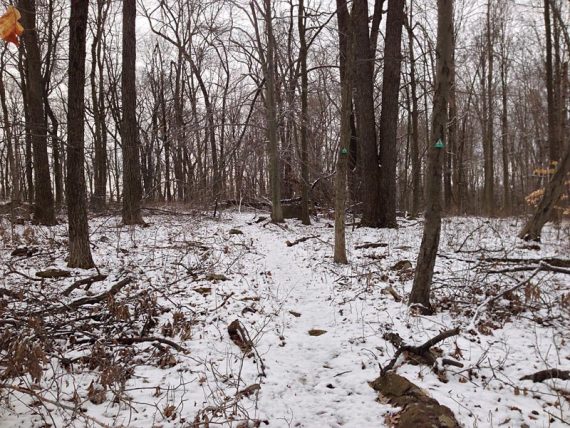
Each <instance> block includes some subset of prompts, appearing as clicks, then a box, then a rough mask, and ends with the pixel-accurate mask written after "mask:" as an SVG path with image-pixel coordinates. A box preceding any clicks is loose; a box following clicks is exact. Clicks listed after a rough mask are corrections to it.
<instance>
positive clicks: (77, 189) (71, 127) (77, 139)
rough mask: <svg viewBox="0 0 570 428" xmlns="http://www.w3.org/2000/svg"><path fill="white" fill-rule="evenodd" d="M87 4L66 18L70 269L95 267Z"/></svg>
mask: <svg viewBox="0 0 570 428" xmlns="http://www.w3.org/2000/svg"><path fill="white" fill-rule="evenodd" d="M88 13H89V1H87V0H72V1H71V16H70V18H69V84H68V87H69V92H68V102H67V183H66V186H65V189H66V192H67V217H68V222H69V261H68V263H67V265H68V266H69V267H72V268H83V269H89V268H92V267H93V266H95V263H93V257H91V248H90V246H89V224H88V219H87V191H86V189H85V172H84V164H85V148H84V145H85V135H84V132H85V97H84V93H85V89H84V88H85V49H86V48H85V46H86V43H87V42H86V38H87V36H86V34H87V16H88Z"/></svg>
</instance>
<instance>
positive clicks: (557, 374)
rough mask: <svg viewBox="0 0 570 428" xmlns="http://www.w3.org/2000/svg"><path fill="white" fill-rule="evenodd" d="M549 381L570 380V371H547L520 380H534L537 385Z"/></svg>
mask: <svg viewBox="0 0 570 428" xmlns="http://www.w3.org/2000/svg"><path fill="white" fill-rule="evenodd" d="M548 379H562V380H570V370H560V369H547V370H541V371H539V372H536V373H533V374H530V375H526V376H523V377H521V378H520V380H532V381H533V382H535V383H536V382H542V381H545V380H548Z"/></svg>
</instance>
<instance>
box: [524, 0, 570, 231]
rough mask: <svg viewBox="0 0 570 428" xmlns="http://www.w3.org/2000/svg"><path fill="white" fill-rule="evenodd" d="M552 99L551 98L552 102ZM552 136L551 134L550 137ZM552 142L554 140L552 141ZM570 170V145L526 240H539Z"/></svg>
mask: <svg viewBox="0 0 570 428" xmlns="http://www.w3.org/2000/svg"><path fill="white" fill-rule="evenodd" d="M547 4H548V5H550V7H551V8H552V12H553V14H554V17H555V18H556V20H557V21H558V23H559V24H560V28H561V30H562V34H563V35H564V41H565V43H566V46H567V47H568V49H570V35H569V34H568V31H567V30H566V27H565V25H564V21H563V19H562V15H561V13H560V9H558V6H557V5H556V4H555V2H554V1H551V0H547ZM550 102H551V100H549V104H550ZM550 138H551V136H550V135H549V139H550ZM550 143H552V141H550ZM568 172H570V147H566V150H565V153H564V156H563V157H562V159H561V160H560V162H559V163H558V165H557V168H556V171H555V173H554V175H553V176H552V178H551V179H550V181H549V182H548V184H547V186H546V188H545V189H544V195H543V197H542V199H541V201H540V203H539V204H538V206H537V207H536V211H535V212H534V214H533V216H532V217H531V218H530V219H529V220H528V221H527V222H526V224H525V225H524V227H523V228H522V229H521V231H520V232H519V238H521V239H524V240H526V241H531V240H532V241H539V240H540V235H541V233H542V228H543V227H544V225H545V224H546V222H547V221H548V220H550V219H551V218H552V214H553V212H554V209H555V205H556V203H557V202H558V200H559V199H560V196H561V195H562V192H563V190H564V186H565V183H566V176H567V175H568Z"/></svg>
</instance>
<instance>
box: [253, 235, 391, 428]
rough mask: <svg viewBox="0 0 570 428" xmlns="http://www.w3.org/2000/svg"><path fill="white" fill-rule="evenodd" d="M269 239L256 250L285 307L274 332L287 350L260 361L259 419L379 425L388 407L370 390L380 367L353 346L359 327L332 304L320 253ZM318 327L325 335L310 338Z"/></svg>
mask: <svg viewBox="0 0 570 428" xmlns="http://www.w3.org/2000/svg"><path fill="white" fill-rule="evenodd" d="M264 238H265V237H264ZM272 241H274V240H271V241H265V239H263V238H261V239H260V240H259V242H258V250H259V252H260V253H261V254H262V255H263V259H262V261H261V263H263V266H264V270H265V271H267V272H270V273H271V277H272V286H273V287H275V289H274V293H275V296H276V298H277V299H278V301H279V302H280V304H282V306H283V310H282V311H281V319H280V324H281V325H280V326H278V327H277V328H282V331H281V332H280V334H281V335H282V336H283V339H284V345H283V346H269V347H268V351H267V353H265V355H263V358H264V361H265V364H266V366H267V378H266V380H265V381H264V383H263V384H262V387H261V394H260V397H259V399H260V401H259V408H260V410H261V412H262V414H263V415H264V416H265V417H266V418H267V419H268V420H270V421H272V423H271V424H272V425H277V426H300V427H317V426H323V427H325V426H326V427H378V426H382V425H383V423H382V420H383V416H382V415H383V414H385V411H386V408H385V407H384V406H383V405H381V404H379V403H378V402H377V401H375V400H376V394H375V392H374V391H373V390H372V389H371V388H370V387H369V386H368V384H367V381H369V380H372V379H374V377H375V376H376V375H377V371H378V367H377V366H374V365H368V364H366V363H365V361H368V359H369V355H363V353H364V352H366V351H365V350H364V349H362V347H363V345H361V344H359V343H358V340H355V337H356V336H360V337H361V336H362V331H361V326H355V325H354V321H355V320H354V319H349V318H350V317H345V315H344V313H343V310H342V309H340V308H339V306H338V305H336V304H334V299H333V296H334V292H335V291H334V278H333V277H332V275H325V274H323V273H322V270H320V269H315V263H316V259H321V257H322V253H320V254H319V256H318V257H315V259H313V258H311V259H307V256H308V252H307V251H306V249H303V246H306V245H311V243H309V244H306V243H304V244H300V245H299V246H292V247H287V246H286V245H285V243H284V242H285V239H283V244H282V245H276V244H275V242H272ZM317 245H318V244H317ZM327 246H328V245H327ZM309 254H310V253H309ZM319 270H320V272H319ZM292 312H293V313H292ZM360 315H361V314H360ZM357 318H358V315H357ZM313 329H316V330H323V331H325V332H324V333H323V334H321V335H318V336H315V335H310V334H309V331H310V330H313ZM356 330H360V331H356ZM263 345H264V343H263V340H262V341H261V344H260V347H261V348H263ZM279 421H281V422H279Z"/></svg>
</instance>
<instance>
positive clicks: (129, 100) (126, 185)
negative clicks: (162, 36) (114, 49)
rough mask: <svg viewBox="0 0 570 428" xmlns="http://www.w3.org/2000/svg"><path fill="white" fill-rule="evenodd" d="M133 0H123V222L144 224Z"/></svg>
mask: <svg viewBox="0 0 570 428" xmlns="http://www.w3.org/2000/svg"><path fill="white" fill-rule="evenodd" d="M136 15H137V10H136V0H124V1H123V72H122V76H121V77H122V101H123V118H122V126H121V139H122V142H123V223H124V224H144V220H143V218H142V215H141V199H142V184H141V167H140V153H139V142H138V135H137V134H138V132H137V118H136V104H137V94H136V85H135V82H136V52H137V51H136V49H137V39H136V26H135V21H136Z"/></svg>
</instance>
